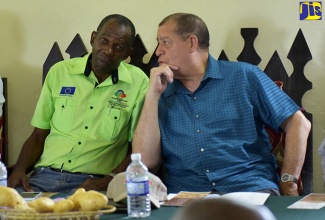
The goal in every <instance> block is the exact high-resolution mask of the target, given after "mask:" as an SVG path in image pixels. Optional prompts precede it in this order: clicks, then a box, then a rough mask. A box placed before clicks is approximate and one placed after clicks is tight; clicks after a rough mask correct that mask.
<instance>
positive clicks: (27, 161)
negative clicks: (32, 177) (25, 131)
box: [14, 129, 49, 173]
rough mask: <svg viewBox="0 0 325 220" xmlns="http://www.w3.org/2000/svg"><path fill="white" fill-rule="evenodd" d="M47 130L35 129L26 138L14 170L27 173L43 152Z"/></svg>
mask: <svg viewBox="0 0 325 220" xmlns="http://www.w3.org/2000/svg"><path fill="white" fill-rule="evenodd" d="M48 134H49V130H41V129H35V130H34V131H33V133H32V135H31V136H30V137H29V138H28V139H27V140H26V142H25V143H24V145H23V148H22V150H21V153H20V155H19V158H18V160H17V163H16V164H15V167H14V172H15V171H21V172H24V173H29V172H30V171H32V169H33V167H34V165H35V163H36V162H37V161H38V160H39V158H40V157H41V155H42V153H43V149H44V142H45V139H46V137H47V135H48Z"/></svg>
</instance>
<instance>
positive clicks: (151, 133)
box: [132, 92, 161, 169]
mask: <svg viewBox="0 0 325 220" xmlns="http://www.w3.org/2000/svg"><path fill="white" fill-rule="evenodd" d="M158 101H159V98H157V97H154V95H152V94H151V93H150V92H148V93H147V96H146V99H145V102H144V106H143V109H142V113H141V116H140V120H139V122H138V125H137V128H136V130H135V134H134V138H133V141H132V146H133V152H134V153H141V156H142V161H143V162H144V164H146V165H147V167H148V168H149V169H154V168H156V167H157V166H158V165H159V164H160V160H161V143H160V129H159V124H158Z"/></svg>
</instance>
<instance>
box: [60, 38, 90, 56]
mask: <svg viewBox="0 0 325 220" xmlns="http://www.w3.org/2000/svg"><path fill="white" fill-rule="evenodd" d="M65 52H66V53H67V54H70V58H75V57H82V56H84V55H85V54H87V53H88V51H87V48H86V47H85V44H84V42H83V41H82V39H81V37H80V35H79V34H76V36H75V37H74V38H73V40H72V41H71V43H70V45H69V46H68V47H67V49H66V50H65Z"/></svg>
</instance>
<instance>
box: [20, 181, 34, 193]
mask: <svg viewBox="0 0 325 220" xmlns="http://www.w3.org/2000/svg"><path fill="white" fill-rule="evenodd" d="M21 185H22V187H24V189H25V190H26V191H27V192H33V191H34V190H33V189H32V187H31V186H30V185H29V182H28V179H27V178H24V179H22V181H21Z"/></svg>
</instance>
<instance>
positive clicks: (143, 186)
mask: <svg viewBox="0 0 325 220" xmlns="http://www.w3.org/2000/svg"><path fill="white" fill-rule="evenodd" d="M126 188H127V193H128V195H129V196H146V195H148V194H149V181H148V180H146V181H142V182H131V181H128V182H127V183H126Z"/></svg>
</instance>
